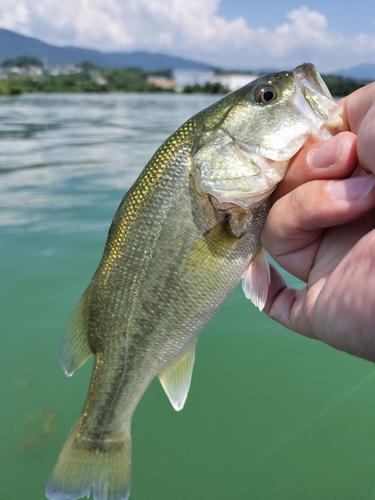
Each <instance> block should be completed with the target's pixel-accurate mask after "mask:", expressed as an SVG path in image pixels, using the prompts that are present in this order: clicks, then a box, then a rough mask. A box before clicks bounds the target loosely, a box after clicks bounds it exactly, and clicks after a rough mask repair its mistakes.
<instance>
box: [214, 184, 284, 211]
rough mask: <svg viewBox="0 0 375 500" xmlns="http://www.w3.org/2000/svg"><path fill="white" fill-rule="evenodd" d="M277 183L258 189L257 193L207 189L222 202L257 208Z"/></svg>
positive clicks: (246, 207)
mask: <svg viewBox="0 0 375 500" xmlns="http://www.w3.org/2000/svg"><path fill="white" fill-rule="evenodd" d="M276 185H277V184H273V185H272V186H271V187H269V188H268V189H265V190H263V191H258V192H256V193H248V192H244V191H219V190H210V191H206V192H207V194H210V195H212V196H214V197H215V198H216V199H217V200H218V201H219V202H220V203H223V204H225V203H231V204H234V205H238V206H240V207H242V208H245V209H248V208H256V207H259V206H260V205H261V204H262V203H263V202H264V201H266V199H267V198H268V197H269V196H270V195H271V194H272V192H273V191H274V190H275V189H276Z"/></svg>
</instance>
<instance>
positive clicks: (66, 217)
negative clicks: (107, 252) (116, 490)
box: [0, 94, 375, 500]
mask: <svg viewBox="0 0 375 500" xmlns="http://www.w3.org/2000/svg"><path fill="white" fill-rule="evenodd" d="M212 100H213V99H212V98H211V97H208V96H175V95H162V96H154V95H136V94H133V95H130V94H129V95H110V96H96V95H92V96H80V95H72V96H69V95H64V96H61V95H45V96H43V95H41V96H31V95H30V96H28V95H26V96H21V97H19V98H2V99H1V100H0V255H1V259H0V266H1V271H0V276H1V287H0V294H1V295H0V309H1V311H0V356H1V360H0V396H1V399H0V424H1V425H0V499H1V500H42V499H43V498H44V488H45V484H46V481H47V479H48V476H49V473H50V471H51V468H52V466H53V464H54V462H55V460H56V458H57V455H58V453H59V451H60V449H61V446H62V444H63V442H64V440H65V437H66V435H67V433H68V432H69V429H70V427H71V426H72V425H73V422H74V421H75V419H76V418H77V416H78V414H79V412H80V409H81V407H82V404H83V402H84V398H85V395H86V391H87V386H88V382H89V377H90V370H91V362H88V363H87V365H85V366H84V367H82V368H81V369H80V370H79V371H78V372H77V373H76V374H75V375H74V377H73V378H70V379H68V378H66V377H65V376H64V374H63V372H62V370H61V368H60V366H59V362H58V353H59V347H60V340H61V335H62V332H63V329H64V326H65V324H66V322H67V318H68V317H69V314H70V313H71V311H72V309H73V307H74V306H75V304H76V302H77V301H78V299H79V297H80V295H81V293H82V292H83V290H84V289H85V287H86V285H87V284H88V282H89V280H90V277H91V275H92V273H93V272H94V270H95V268H96V266H97V264H98V261H99V259H100V256H101V252H102V249H103V245H104V242H105V238H106V233H107V230H108V227H109V224H110V221H111V219H112V216H113V213H114V211H115V209H116V207H117V205H118V203H119V202H120V200H121V198H122V196H123V194H124V192H125V191H126V189H127V188H128V187H129V186H130V185H131V183H132V182H133V181H134V179H135V177H136V176H137V174H138V173H139V171H140V169H141V168H142V167H143V166H144V164H145V163H146V162H147V160H148V159H149V157H150V156H151V154H152V153H153V151H154V150H155V149H156V147H157V146H158V145H160V144H161V143H162V142H163V140H164V139H165V138H166V137H167V136H168V135H169V134H170V133H171V132H173V131H174V129H176V128H177V127H178V126H179V125H180V124H181V123H182V122H183V121H184V120H185V119H187V118H188V117H189V116H190V115H191V114H193V113H194V112H195V111H198V110H199V109H201V108H202V107H205V106H207V105H208V104H210V103H211V102H212ZM132 435H133V485H132V493H131V500H151V499H153V500H155V499H156V500H159V499H160V500H192V499H195V500H224V499H225V500H227V499H238V500H245V499H253V500H284V499H285V500H301V499H303V500H305V499H306V500H310V499H311V500H313V499H314V500H333V499H340V500H358V499H375V371H374V368H373V365H371V364H370V363H367V362H364V361H361V360H357V359H355V358H353V357H350V356H348V355H346V354H343V353H340V352H336V351H334V350H332V349H330V348H328V347H326V346H323V345H321V344H319V343H317V342H314V341H311V340H308V339H304V338H301V337H299V336H297V335H296V334H293V333H291V332H288V331H286V330H285V329H283V328H282V327H280V326H279V325H277V324H275V323H273V322H272V321H271V320H269V319H268V318H267V317H266V316H265V315H264V314H261V313H259V312H257V310H256V309H255V308H254V307H253V306H252V305H251V304H250V303H249V302H248V301H246V299H245V298H244V297H243V295H242V292H241V290H240V289H238V290H237V291H236V292H235V293H234V294H233V296H232V297H231V298H230V300H229V301H228V302H227V303H226V305H225V306H224V307H223V308H222V309H221V310H220V311H219V313H218V314H217V315H216V317H215V318H214V319H213V321H212V322H211V323H210V324H209V325H208V326H207V327H206V328H205V330H204V331H203V333H202V334H201V336H200V338H199V342H198V348H197V358H196V363H195V368H194V374H193V381H192V386H191V390H190V393H189V397H188V400H187V402H186V406H185V408H184V410H183V411H182V412H180V413H176V412H175V411H174V410H173V409H172V407H171V406H170V404H169V402H168V400H167V398H166V396H165V395H164V393H163V391H162V389H161V387H160V386H159V383H158V381H154V382H153V384H152V385H151V387H150V388H149V390H148V391H147V392H146V394H145V396H144V397H143V399H142V400H141V402H140V404H139V406H138V408H137V410H136V413H135V415H134V420H133V427H132Z"/></svg>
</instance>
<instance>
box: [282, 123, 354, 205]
mask: <svg viewBox="0 0 375 500" xmlns="http://www.w3.org/2000/svg"><path fill="white" fill-rule="evenodd" d="M356 139H357V138H356V136H355V135H354V134H353V133H352V132H340V133H339V134H337V135H336V136H334V137H332V138H331V139H329V140H328V141H325V142H314V143H313V142H311V141H310V142H308V143H307V144H306V145H305V146H304V147H303V148H302V149H301V150H300V151H299V152H298V153H297V154H296V155H295V156H294V157H293V158H292V160H291V162H290V165H289V167H288V170H287V172H286V175H285V178H284V179H283V180H282V181H281V182H280V184H279V185H278V187H277V189H276V191H275V193H274V195H273V201H276V200H278V199H279V198H281V197H282V196H284V195H285V194H287V193H289V192H290V191H292V190H293V189H295V188H296V187H298V186H300V185H302V184H304V183H305V182H308V181H311V180H324V179H342V178H345V177H349V176H350V175H351V174H352V173H353V172H354V170H355V168H356V166H357V154H356Z"/></svg>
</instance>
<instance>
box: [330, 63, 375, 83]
mask: <svg viewBox="0 0 375 500" xmlns="http://www.w3.org/2000/svg"><path fill="white" fill-rule="evenodd" d="M335 74H336V75H339V76H343V77H344V78H354V79H355V80H370V81H373V80H375V64H360V65H359V66H354V67H353V68H349V69H342V70H339V71H336V72H335Z"/></svg>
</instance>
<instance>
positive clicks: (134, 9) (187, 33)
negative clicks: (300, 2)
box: [0, 0, 375, 71]
mask: <svg viewBox="0 0 375 500" xmlns="http://www.w3.org/2000/svg"><path fill="white" fill-rule="evenodd" d="M218 1H219V0H126V1H124V0H64V1H63V2H62V1H60V0H38V1H37V2H36V1H35V0H21V1H18V2H17V3H16V5H14V0H2V2H1V6H0V26H1V27H3V28H8V29H11V30H14V31H17V32H19V33H22V34H25V35H29V36H34V37H37V38H40V39H42V40H43V41H46V42H49V43H52V44H58V45H68V44H69V45H76V46H84V47H90V48H95V49H99V50H103V51H121V50H124V51H131V50H147V51H153V52H164V53H168V54H171V55H177V56H182V57H186V58H191V59H195V60H199V61H204V62H207V63H210V64H213V65H217V66H222V67H227V68H228V67H232V68H270V67H275V68H290V67H291V66H294V65H297V64H300V63H301V62H303V61H311V62H314V63H315V64H316V65H317V66H318V68H319V69H320V70H321V71H332V70H335V69H338V68H342V67H348V66H351V65H353V64H360V63H362V62H374V63H375V37H374V36H370V35H365V34H358V35H357V36H355V37H346V36H344V35H343V34H342V33H339V32H333V31H332V30H331V29H330V28H329V25H328V22H327V19H326V17H325V16H324V15H323V14H321V13H319V12H317V11H314V10H309V9H308V8H307V7H300V8H299V9H296V10H293V11H291V12H289V13H288V14H287V16H286V21H285V22H284V23H282V24H280V25H279V26H277V27H276V28H275V29H272V30H271V29H267V28H266V27H261V26H260V27H259V28H256V29H252V28H250V27H249V26H248V25H247V24H246V22H245V20H244V19H243V18H241V17H238V18H236V19H233V20H231V21H229V20H227V19H225V18H224V17H221V16H219V15H218V13H217V9H218Z"/></svg>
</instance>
